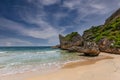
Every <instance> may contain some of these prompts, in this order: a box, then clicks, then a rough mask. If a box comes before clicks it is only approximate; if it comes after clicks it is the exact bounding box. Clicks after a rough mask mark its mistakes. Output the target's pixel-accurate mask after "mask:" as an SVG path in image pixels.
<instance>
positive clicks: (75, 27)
mask: <svg viewBox="0 0 120 80" xmlns="http://www.w3.org/2000/svg"><path fill="white" fill-rule="evenodd" d="M118 8H120V0H0V46H51V45H56V44H59V38H58V35H59V34H62V35H66V34H68V33H71V32H73V31H77V32H79V33H80V34H81V35H82V34H83V31H84V30H86V29H89V28H90V27H91V26H96V25H101V24H104V22H105V19H107V17H109V16H110V15H111V14H112V13H113V12H114V11H116V10H117V9H118Z"/></svg>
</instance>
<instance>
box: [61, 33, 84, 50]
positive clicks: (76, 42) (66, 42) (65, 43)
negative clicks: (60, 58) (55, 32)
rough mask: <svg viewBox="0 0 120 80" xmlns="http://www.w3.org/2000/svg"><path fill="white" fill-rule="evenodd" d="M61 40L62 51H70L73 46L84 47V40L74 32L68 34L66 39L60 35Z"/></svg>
mask: <svg viewBox="0 0 120 80" xmlns="http://www.w3.org/2000/svg"><path fill="white" fill-rule="evenodd" d="M59 40H60V47H61V49H68V48H70V47H72V46H81V45H83V39H82V37H81V36H80V34H78V33H77V32H72V33H71V34H68V35H66V36H65V37H64V36H62V35H59Z"/></svg>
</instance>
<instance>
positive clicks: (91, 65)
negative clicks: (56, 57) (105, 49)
mask: <svg viewBox="0 0 120 80" xmlns="http://www.w3.org/2000/svg"><path fill="white" fill-rule="evenodd" d="M100 55H104V56H105V57H103V58H96V59H90V60H88V61H85V62H71V63H68V64H66V65H64V66H63V68H62V69H60V70H58V71H54V72H50V73H46V74H40V73H39V71H38V72H28V73H24V74H16V75H12V76H4V77H0V80H120V76H119V75H120V64H119V61H120V55H114V54H106V53H101V54H100Z"/></svg>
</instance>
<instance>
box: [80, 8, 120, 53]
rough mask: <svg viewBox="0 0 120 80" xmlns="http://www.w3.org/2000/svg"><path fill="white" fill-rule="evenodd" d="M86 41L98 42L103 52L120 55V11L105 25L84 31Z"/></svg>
mask: <svg viewBox="0 0 120 80" xmlns="http://www.w3.org/2000/svg"><path fill="white" fill-rule="evenodd" d="M82 37H83V39H84V41H88V42H89V41H92V42H96V43H97V44H98V45H99V49H100V51H102V52H109V53H114V54H120V9H118V10H117V11H116V12H114V13H113V14H112V15H111V16H110V17H109V18H108V19H107V20H106V21H105V24H104V25H101V26H93V27H91V28H90V29H88V30H86V31H84V34H83V36H82Z"/></svg>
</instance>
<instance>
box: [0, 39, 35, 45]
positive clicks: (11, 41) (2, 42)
mask: <svg viewBox="0 0 120 80" xmlns="http://www.w3.org/2000/svg"><path fill="white" fill-rule="evenodd" d="M17 45H19V46H24V45H33V44H32V43H31V42H29V41H25V40H20V39H17V38H6V39H0V46H17Z"/></svg>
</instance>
